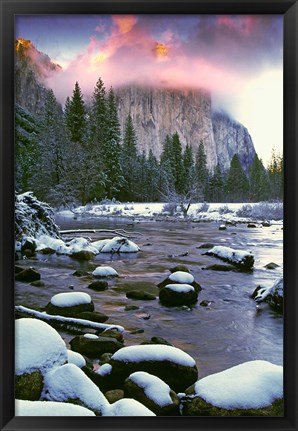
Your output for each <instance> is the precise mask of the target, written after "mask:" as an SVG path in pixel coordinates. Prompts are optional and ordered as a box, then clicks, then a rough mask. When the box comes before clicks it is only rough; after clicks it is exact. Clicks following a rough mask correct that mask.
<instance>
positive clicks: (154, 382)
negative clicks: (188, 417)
mask: <svg viewBox="0 0 298 431" xmlns="http://www.w3.org/2000/svg"><path fill="white" fill-rule="evenodd" d="M124 396H125V397H126V398H134V399H136V400H137V401H139V402H140V403H141V404H144V405H145V406H146V407H148V409H150V410H152V411H153V412H154V413H155V414H156V415H157V416H169V415H175V414H178V413H179V403H180V400H179V398H178V396H177V395H176V394H175V392H174V391H172V389H171V388H170V387H169V385H167V384H166V383H165V382H163V381H162V380H161V379H160V378H159V377H157V376H153V375H152V374H148V373H145V372H143V371H138V372H136V373H133V374H131V375H130V376H129V377H128V378H127V379H126V380H125V382H124Z"/></svg>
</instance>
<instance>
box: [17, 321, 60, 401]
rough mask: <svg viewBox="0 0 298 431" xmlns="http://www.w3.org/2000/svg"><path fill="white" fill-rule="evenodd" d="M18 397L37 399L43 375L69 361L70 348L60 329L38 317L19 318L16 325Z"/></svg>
mask: <svg viewBox="0 0 298 431" xmlns="http://www.w3.org/2000/svg"><path fill="white" fill-rule="evenodd" d="M15 347H16V356H15V373H16V397H17V398H19V399H30V400H37V399H39V397H40V393H41V390H42V382H43V375H44V374H45V373H46V372H47V371H48V370H49V369H52V368H53V367H57V366H59V365H63V364H65V363H66V362H67V359H68V357H67V349H66V345H65V343H64V341H63V340H62V338H61V337H60V335H59V334H58V332H57V331H55V329H53V328H52V327H51V326H50V325H48V324H47V323H45V322H42V321H40V320H37V319H31V318H28V319H27V318H24V319H18V320H17V321H16V326H15Z"/></svg>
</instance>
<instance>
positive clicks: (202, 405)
mask: <svg viewBox="0 0 298 431" xmlns="http://www.w3.org/2000/svg"><path fill="white" fill-rule="evenodd" d="M182 406H183V407H182V415H183V416H218V417H227V416H232V417H239V416H267V417H269V416H270V417H278V416H283V415H284V403H283V400H282V399H281V400H277V401H275V402H274V403H273V404H272V405H271V406H268V407H263V408H261V409H231V410H227V409H223V408H220V407H216V406H213V405H212V404H210V403H207V402H206V401H205V400H203V398H201V397H195V398H192V397H189V398H188V397H186V398H185V399H184V400H182Z"/></svg>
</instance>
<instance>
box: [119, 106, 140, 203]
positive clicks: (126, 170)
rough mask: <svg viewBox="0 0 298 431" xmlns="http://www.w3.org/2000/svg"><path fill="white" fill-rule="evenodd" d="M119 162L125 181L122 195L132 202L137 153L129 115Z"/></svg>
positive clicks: (135, 185) (134, 193) (135, 178)
mask: <svg viewBox="0 0 298 431" xmlns="http://www.w3.org/2000/svg"><path fill="white" fill-rule="evenodd" d="M121 160H122V172H123V176H124V180H125V184H124V187H123V193H122V195H123V198H124V199H126V200H133V199H135V197H136V190H137V171H138V152H137V137H136V132H135V129H134V126H133V122H132V118H131V115H130V114H129V115H128V117H127V119H126V123H125V129H124V137H123V145H122V157H121Z"/></svg>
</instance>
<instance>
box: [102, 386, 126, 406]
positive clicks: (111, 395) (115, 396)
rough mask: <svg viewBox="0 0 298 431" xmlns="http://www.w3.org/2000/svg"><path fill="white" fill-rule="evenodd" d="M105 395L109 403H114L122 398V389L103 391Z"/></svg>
mask: <svg viewBox="0 0 298 431" xmlns="http://www.w3.org/2000/svg"><path fill="white" fill-rule="evenodd" d="M105 397H106V399H107V400H108V401H109V403H110V404H114V403H115V402H116V401H119V400H122V398H124V391H123V389H112V390H110V391H107V392H106V393H105Z"/></svg>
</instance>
